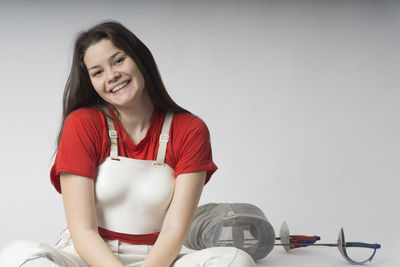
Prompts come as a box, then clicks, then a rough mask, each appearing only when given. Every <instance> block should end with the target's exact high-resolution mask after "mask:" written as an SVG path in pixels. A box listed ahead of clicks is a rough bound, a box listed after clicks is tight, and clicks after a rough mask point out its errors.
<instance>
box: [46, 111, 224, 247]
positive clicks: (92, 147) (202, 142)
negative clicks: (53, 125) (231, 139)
mask: <svg viewBox="0 0 400 267" xmlns="http://www.w3.org/2000/svg"><path fill="white" fill-rule="evenodd" d="M111 113H112V115H113V116H114V117H115V113H114V112H113V111H111ZM164 117H165V111H162V110H158V109H154V113H153V115H152V118H151V122H150V126H149V128H148V130H147V133H146V136H145V137H144V138H143V139H142V140H141V141H140V142H139V143H138V144H134V143H133V142H132V140H131V139H130V137H129V135H128V134H127V133H126V131H125V129H124V128H123V126H122V125H121V123H120V122H117V123H114V126H115V130H116V131H117V133H118V154H119V156H122V157H127V158H135V159H142V160H155V159H156V158H157V151H158V140H159V136H160V134H161V129H162V125H163V122H164ZM169 135H170V137H169V141H168V145H167V152H166V156H165V162H166V164H168V165H169V166H170V167H171V168H172V169H174V171H175V177H177V176H178V175H179V174H182V173H190V172H198V171H207V174H206V183H207V182H208V181H209V179H210V178H211V175H212V174H213V173H214V172H215V171H216V170H217V166H216V165H215V164H214V162H213V160H212V152H211V143H210V134H209V131H208V128H207V126H206V124H205V123H204V122H203V121H202V120H201V119H200V118H198V117H196V116H195V115H193V114H190V113H176V114H174V117H173V120H172V123H171V128H170V132H169ZM109 155H110V139H109V136H108V126H107V121H106V118H105V117H104V116H103V114H102V113H101V112H100V111H99V110H97V109H95V108H90V107H86V108H81V109H78V110H75V111H73V112H72V113H70V114H69V115H68V117H67V118H66V120H65V123H64V129H63V133H62V137H61V141H60V144H59V147H58V151H57V156H56V159H55V161H54V165H53V167H52V168H51V172H50V179H51V183H52V184H53V186H54V187H55V188H56V190H57V191H58V192H59V193H61V187H60V173H61V172H69V173H73V174H77V175H80V176H84V177H87V178H90V179H96V176H97V168H98V166H99V165H100V164H101V163H102V162H103V161H104V160H105V158H106V157H108V156H109ZM99 234H100V235H101V236H102V237H103V238H105V239H118V240H121V241H124V242H128V243H131V244H148V245H152V244H154V243H155V241H156V240H157V237H158V234H159V233H153V234H147V235H128V234H122V233H116V232H112V231H109V230H106V229H103V228H101V227H99Z"/></svg>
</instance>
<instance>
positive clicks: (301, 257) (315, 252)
mask: <svg viewBox="0 0 400 267" xmlns="http://www.w3.org/2000/svg"><path fill="white" fill-rule="evenodd" d="M188 251H190V250H188V249H187V248H185V247H184V248H183V250H182V252H188ZM389 251H390V250H389ZM399 258H400V257H399ZM263 266H264V267H289V266H290V267H314V266H315V267H341V266H343V267H351V266H354V265H351V264H350V263H348V262H347V261H346V260H345V259H344V258H343V257H342V255H341V254H340V252H339V251H338V250H337V249H336V248H329V247H313V248H305V249H296V250H292V251H290V252H289V253H287V252H285V251H284V250H283V249H282V248H280V247H275V248H274V249H273V250H272V252H271V253H270V254H269V255H267V257H265V258H264V259H262V260H260V261H258V262H257V267H263ZM363 266H365V267H368V266H370V267H400V260H396V261H395V260H394V255H393V257H392V256H391V255H390V253H389V252H388V250H387V249H386V250H385V249H381V250H378V251H377V252H376V255H375V257H374V258H373V260H372V262H369V263H366V264H365V265H363Z"/></svg>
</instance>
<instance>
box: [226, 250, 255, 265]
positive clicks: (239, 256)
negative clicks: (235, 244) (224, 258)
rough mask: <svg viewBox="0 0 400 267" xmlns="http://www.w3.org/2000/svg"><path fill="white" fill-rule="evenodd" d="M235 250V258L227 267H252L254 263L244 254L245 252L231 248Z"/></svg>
mask: <svg viewBox="0 0 400 267" xmlns="http://www.w3.org/2000/svg"><path fill="white" fill-rule="evenodd" d="M232 249H235V250H236V252H235V253H236V254H235V257H234V258H233V260H232V262H231V263H230V264H229V267H254V266H256V263H255V262H254V260H253V258H252V257H251V256H250V255H249V254H248V253H246V252H245V251H243V250H241V249H237V248H232Z"/></svg>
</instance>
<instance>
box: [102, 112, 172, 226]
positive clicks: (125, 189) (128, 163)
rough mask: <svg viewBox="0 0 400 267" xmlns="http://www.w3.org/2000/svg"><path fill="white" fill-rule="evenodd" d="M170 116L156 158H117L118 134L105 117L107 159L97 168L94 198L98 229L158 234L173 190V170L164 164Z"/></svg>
mask: <svg viewBox="0 0 400 267" xmlns="http://www.w3.org/2000/svg"><path fill="white" fill-rule="evenodd" d="M172 118H173V113H167V114H166V116H165V119H164V124H163V127H162V132H161V135H160V138H159V143H158V153H157V159H156V161H154V160H137V159H132V158H127V157H121V156H118V134H117V132H116V131H115V128H114V124H113V122H112V120H111V119H110V118H108V117H107V123H108V129H109V136H110V145H111V147H110V156H109V157H107V158H106V159H105V160H104V162H103V163H102V164H100V166H99V168H98V173H97V177H96V181H95V199H96V213H97V223H98V226H99V227H101V228H104V229H107V230H110V231H114V232H118V233H124V234H150V233H156V232H160V230H161V226H162V223H163V221H164V217H165V215H166V213H167V209H168V206H169V204H170V202H171V199H172V196H173V193H174V188H175V176H174V170H173V169H172V168H171V167H170V166H168V165H167V164H165V154H166V150H167V144H168V140H169V129H170V126H171V122H172Z"/></svg>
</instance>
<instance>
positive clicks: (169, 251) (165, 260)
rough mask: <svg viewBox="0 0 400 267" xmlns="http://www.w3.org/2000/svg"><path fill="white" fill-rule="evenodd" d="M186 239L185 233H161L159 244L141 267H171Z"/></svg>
mask: <svg viewBox="0 0 400 267" xmlns="http://www.w3.org/2000/svg"><path fill="white" fill-rule="evenodd" d="M184 239H185V231H182V230H181V229H170V230H164V231H161V233H160V236H159V237H158V239H157V242H156V243H155V244H154V247H153V248H152V250H151V251H150V253H149V255H148V256H147V258H146V260H145V261H144V263H143V264H142V265H141V267H154V266H157V267H169V266H170V265H171V264H172V262H173V261H174V260H175V259H176V257H177V256H178V254H179V252H180V251H181V248H182V243H183V240H184Z"/></svg>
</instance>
